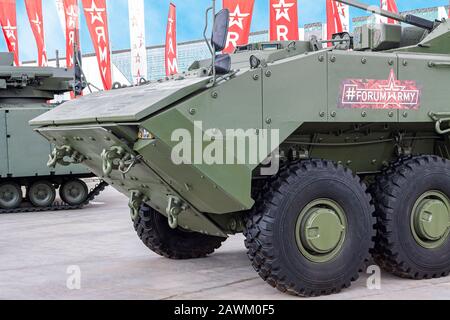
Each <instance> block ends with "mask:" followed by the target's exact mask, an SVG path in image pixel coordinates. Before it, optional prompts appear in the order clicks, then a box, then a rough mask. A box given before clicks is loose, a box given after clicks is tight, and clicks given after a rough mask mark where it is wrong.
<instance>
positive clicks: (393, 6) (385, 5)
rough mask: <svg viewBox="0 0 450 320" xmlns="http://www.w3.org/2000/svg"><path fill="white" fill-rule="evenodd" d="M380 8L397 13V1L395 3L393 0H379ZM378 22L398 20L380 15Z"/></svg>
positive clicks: (390, 22) (391, 22)
mask: <svg viewBox="0 0 450 320" xmlns="http://www.w3.org/2000/svg"><path fill="white" fill-rule="evenodd" d="M381 9H383V10H386V11H390V12H393V13H398V8H397V3H395V0H381ZM380 22H381V23H389V24H398V23H399V22H398V21H396V20H394V19H391V18H386V17H381V16H380Z"/></svg>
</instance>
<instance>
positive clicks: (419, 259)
mask: <svg viewBox="0 0 450 320" xmlns="http://www.w3.org/2000/svg"><path fill="white" fill-rule="evenodd" d="M432 190H433V191H434V190H436V191H439V192H442V193H443V194H445V195H446V196H447V197H450V161H448V160H444V159H442V158H439V157H437V156H417V157H408V158H404V159H400V160H399V161H397V162H396V163H394V164H392V165H391V166H390V168H389V169H388V170H386V171H385V172H384V173H383V174H382V175H380V176H379V177H378V178H377V181H376V184H375V186H374V187H373V188H372V193H373V197H374V201H375V207H376V217H377V224H376V230H377V236H376V244H375V250H374V252H373V257H374V260H375V262H376V263H377V264H379V265H380V266H381V267H382V268H383V269H384V270H386V271H388V272H391V273H393V274H395V275H397V276H400V277H403V278H412V279H429V278H437V277H442V276H447V275H448V274H449V273H450V237H449V238H448V239H447V241H446V243H443V244H442V245H441V246H440V247H439V248H433V249H430V248H425V247H423V246H422V245H420V244H419V242H418V241H417V240H416V238H415V237H414V235H413V227H412V225H411V215H412V214H413V211H414V210H413V208H414V205H415V203H416V202H417V200H418V199H420V196H421V195H422V194H424V193H426V192H429V191H432Z"/></svg>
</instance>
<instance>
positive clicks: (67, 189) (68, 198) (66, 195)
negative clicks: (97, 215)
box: [59, 179, 89, 206]
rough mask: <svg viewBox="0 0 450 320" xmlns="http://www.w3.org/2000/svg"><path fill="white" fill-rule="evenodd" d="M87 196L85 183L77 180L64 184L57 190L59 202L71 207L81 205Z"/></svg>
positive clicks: (87, 191) (87, 190)
mask: <svg viewBox="0 0 450 320" xmlns="http://www.w3.org/2000/svg"><path fill="white" fill-rule="evenodd" d="M88 195H89V189H88V187H87V185H86V183H85V182H84V181H82V180H79V179H73V180H69V181H67V182H64V183H63V184H62V186H61V187H60V188H59V196H60V197H61V200H62V201H64V202H65V203H67V204H68V205H71V206H79V205H81V204H83V203H84V202H85V201H86V199H87V197H88Z"/></svg>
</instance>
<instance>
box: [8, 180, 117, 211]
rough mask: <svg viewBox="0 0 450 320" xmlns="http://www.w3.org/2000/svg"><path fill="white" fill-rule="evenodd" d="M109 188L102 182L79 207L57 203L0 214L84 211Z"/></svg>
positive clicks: (26, 207)
mask: <svg viewBox="0 0 450 320" xmlns="http://www.w3.org/2000/svg"><path fill="white" fill-rule="evenodd" d="M107 186H108V183H106V182H105V181H101V182H100V183H99V184H97V185H96V186H95V187H94V188H93V189H91V191H90V192H89V195H88V197H87V198H86V200H85V201H84V202H83V203H82V204H80V205H77V206H71V205H68V204H64V203H62V202H59V201H56V202H55V203H53V205H51V206H49V207H32V206H25V207H21V208H16V209H9V210H7V209H0V214H11V213H29V212H43V211H62V210H77V209H82V208H83V207H85V206H87V205H88V204H89V203H90V202H91V201H93V200H94V199H95V198H96V197H97V196H98V195H99V194H100V193H101V192H102V191H103V190H105V188H106V187H107ZM27 205H30V203H27Z"/></svg>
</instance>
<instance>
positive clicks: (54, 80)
mask: <svg viewBox="0 0 450 320" xmlns="http://www.w3.org/2000/svg"><path fill="white" fill-rule="evenodd" d="M72 83H73V72H70V71H68V70H65V69H57V68H38V67H14V66H13V55H12V54H10V53H0V146H1V149H2V153H1V158H0V213H12V212H32V211H43V210H57V209H58V210H62V209H73V208H79V207H81V206H82V205H83V204H86V203H87V202H88V200H89V199H92V198H93V196H94V195H95V194H97V193H98V192H99V191H100V189H101V188H102V187H103V184H102V185H101V186H100V187H99V188H97V189H96V190H95V191H94V192H93V193H91V194H90V193H89V191H88V187H87V185H86V183H85V182H84V181H82V180H80V179H81V178H90V177H94V175H93V174H92V173H91V172H90V171H89V170H88V169H87V168H85V167H82V166H79V165H78V166H77V165H73V166H70V167H67V168H58V169H54V168H49V167H48V166H47V165H46V162H47V160H48V154H49V151H51V150H52V146H51V144H50V143H49V142H48V141H47V140H45V139H43V138H42V137H41V136H39V134H36V132H33V130H32V128H30V126H29V124H28V121H30V120H31V119H33V118H35V117H37V116H39V115H41V114H43V113H45V112H47V111H48V110H51V109H52V108H54V107H55V106H56V105H55V104H51V103H49V102H48V101H49V100H53V99H54V96H55V95H58V94H63V93H64V92H68V91H71V90H72ZM58 188H59V194H60V198H61V199H62V201H55V199H56V196H57V194H56V193H57V189H58Z"/></svg>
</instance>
